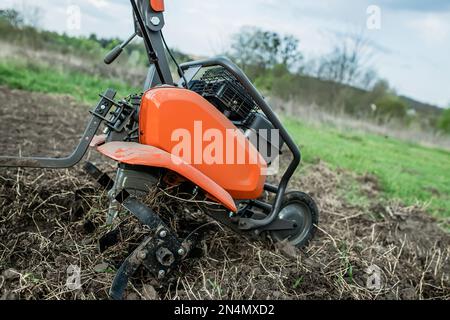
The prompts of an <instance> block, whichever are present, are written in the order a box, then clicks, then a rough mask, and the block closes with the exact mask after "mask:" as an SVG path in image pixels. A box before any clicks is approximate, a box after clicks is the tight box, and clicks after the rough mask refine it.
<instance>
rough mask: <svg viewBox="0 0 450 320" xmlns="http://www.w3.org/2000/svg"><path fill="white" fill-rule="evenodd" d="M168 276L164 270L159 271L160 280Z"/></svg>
mask: <svg viewBox="0 0 450 320" xmlns="http://www.w3.org/2000/svg"><path fill="white" fill-rule="evenodd" d="M165 276H166V272H165V271H164V270H159V272H158V278H159V279H162V278H164V277H165Z"/></svg>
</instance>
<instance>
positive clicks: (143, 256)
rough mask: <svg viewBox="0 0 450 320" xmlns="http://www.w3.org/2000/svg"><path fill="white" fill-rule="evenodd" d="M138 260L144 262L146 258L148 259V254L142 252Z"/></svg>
mask: <svg viewBox="0 0 450 320" xmlns="http://www.w3.org/2000/svg"><path fill="white" fill-rule="evenodd" d="M138 258H139V259H141V260H144V259H145V258H147V252H145V251H141V252H139V253H138Z"/></svg>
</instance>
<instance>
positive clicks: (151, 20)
mask: <svg viewBox="0 0 450 320" xmlns="http://www.w3.org/2000/svg"><path fill="white" fill-rule="evenodd" d="M150 22H151V23H152V24H153V25H154V26H159V24H160V23H161V19H159V18H158V17H152V18H151V19H150Z"/></svg>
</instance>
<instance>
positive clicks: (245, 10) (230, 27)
mask: <svg viewBox="0 0 450 320" xmlns="http://www.w3.org/2000/svg"><path fill="white" fill-rule="evenodd" d="M165 3H166V14H165V19H166V27H165V29H164V31H165V36H166V39H167V42H168V44H169V45H170V47H173V48H176V49H178V50H180V51H182V52H184V53H187V54H190V55H195V56H211V55H217V54H220V53H223V52H224V51H225V50H226V49H227V48H228V47H229V45H230V40H231V36H232V35H233V34H234V33H236V32H238V31H239V30H240V28H242V27H245V26H256V27H259V28H262V29H266V30H271V31H276V32H278V33H280V34H292V35H294V36H296V37H297V38H298V39H299V40H300V47H299V49H300V50H301V52H302V53H303V54H304V55H305V57H306V59H307V60H306V61H308V60H310V59H314V58H318V57H320V56H321V55H324V54H326V53H328V52H329V51H331V50H332V48H333V45H334V44H335V43H336V41H339V39H342V34H343V33H348V32H352V31H355V30H362V31H363V34H364V36H365V37H366V38H367V39H368V40H369V41H370V44H369V46H370V49H371V51H372V52H373V53H374V58H373V59H372V63H371V66H372V67H373V68H374V69H375V70H376V71H377V74H378V76H379V78H382V79H386V80H387V81H388V82H389V84H390V86H391V87H392V88H394V89H395V90H396V93H397V94H398V95H404V96H407V97H410V98H413V99H414V100H417V101H420V102H422V103H427V104H431V105H436V106H439V107H442V108H447V107H450V105H449V103H450V94H449V93H448V88H447V87H448V84H449V83H450V65H449V64H448V63H446V62H447V56H448V52H450V41H448V40H450V3H448V2H447V1H443V0H437V1H430V2H427V3H423V2H421V1H418V0H413V1H405V0H398V1H395V2H390V1H388V0H380V1H373V2H369V1H367V0H364V1H356V0H351V1H348V2H346V3H344V2H343V1H340V2H339V3H338V2H337V1H326V0H325V1H312V0H307V1H302V3H298V2H297V1H293V0H288V1H286V2H285V3H284V4H283V5H282V6H280V4H279V3H278V2H277V1H275V0H249V1H246V2H244V3H242V2H237V1H236V0H230V1H227V2H226V3H225V2H220V1H218V0H210V1H207V2H205V1H200V0H191V1H188V2H186V1H181V0H166V2H165ZM371 5H372V6H373V5H375V6H377V7H375V8H378V10H379V12H378V13H377V12H376V11H375V12H374V11H373V10H371V8H372V9H373V7H370V6H371ZM70 6H77V7H79V10H80V12H81V21H80V22H81V24H80V28H78V29H76V28H75V29H69V28H68V23H67V16H68V7H70ZM27 7H32V8H36V7H37V8H40V9H41V15H42V16H41V17H40V24H39V27H40V28H42V29H45V30H50V31H57V32H60V33H63V32H65V33H67V34H69V35H72V36H89V35H90V34H92V33H94V34H96V35H97V36H99V37H103V38H114V37H119V38H122V39H124V38H126V37H127V36H128V35H129V34H131V33H132V32H133V24H132V20H131V8H130V5H129V4H128V2H127V1H123V0H110V1H107V0H66V1H63V2H61V1H56V0H43V1H41V2H40V3H39V4H35V3H33V2H30V1H27V0H6V1H3V3H2V4H0V9H5V8H13V9H17V10H19V11H24V9H25V11H26V8H27ZM236 8H238V9H239V10H236ZM106 9H108V10H106ZM274 13H276V14H274ZM374 14H375V17H377V14H378V17H377V18H379V21H377V22H376V23H375V25H374V28H368V20H369V19H372V18H373V17H374ZM199 16H200V17H201V19H199ZM121 17H123V18H121ZM108 21H114V28H112V27H111V25H110V24H109V23H108ZM179 30H183V32H179Z"/></svg>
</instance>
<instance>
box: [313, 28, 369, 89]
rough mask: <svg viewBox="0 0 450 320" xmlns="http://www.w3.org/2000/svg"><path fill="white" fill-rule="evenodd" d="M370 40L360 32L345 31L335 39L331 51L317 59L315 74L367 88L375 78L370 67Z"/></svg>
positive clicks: (341, 82) (330, 79)
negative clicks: (345, 32)
mask: <svg viewBox="0 0 450 320" xmlns="http://www.w3.org/2000/svg"><path fill="white" fill-rule="evenodd" d="M369 44H370V42H369V41H368V40H367V39H366V38H365V37H364V36H363V34H362V33H347V34H344V35H343V36H340V37H339V38H338V39H337V43H336V45H335V46H334V48H333V50H332V52H331V53H330V54H328V55H326V56H324V57H323V58H322V59H321V60H319V63H318V66H317V71H316V76H317V77H318V78H320V79H322V80H328V81H333V82H336V83H339V84H345V85H351V86H357V87H363V88H364V89H367V88H369V87H370V86H371V85H373V83H374V80H375V78H376V77H375V73H374V71H373V70H372V69H371V68H370V66H369V62H370V60H371V58H372V55H373V53H372V51H371V49H370V45H369Z"/></svg>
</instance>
